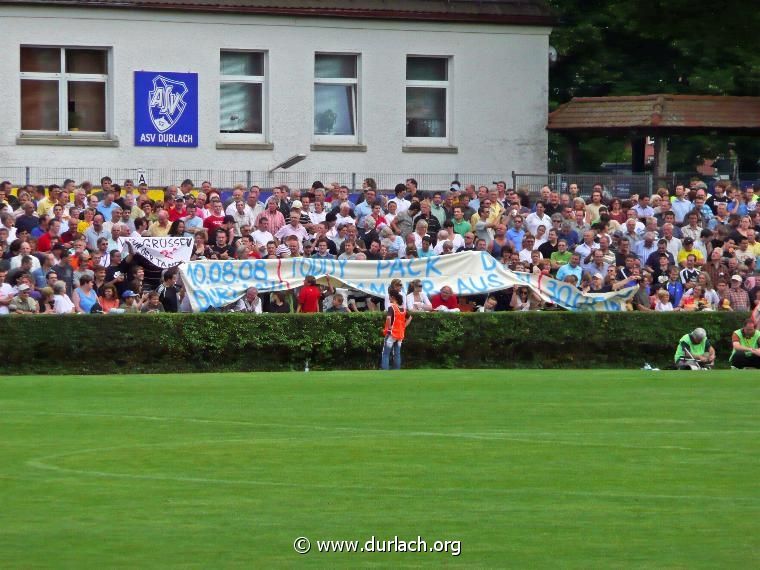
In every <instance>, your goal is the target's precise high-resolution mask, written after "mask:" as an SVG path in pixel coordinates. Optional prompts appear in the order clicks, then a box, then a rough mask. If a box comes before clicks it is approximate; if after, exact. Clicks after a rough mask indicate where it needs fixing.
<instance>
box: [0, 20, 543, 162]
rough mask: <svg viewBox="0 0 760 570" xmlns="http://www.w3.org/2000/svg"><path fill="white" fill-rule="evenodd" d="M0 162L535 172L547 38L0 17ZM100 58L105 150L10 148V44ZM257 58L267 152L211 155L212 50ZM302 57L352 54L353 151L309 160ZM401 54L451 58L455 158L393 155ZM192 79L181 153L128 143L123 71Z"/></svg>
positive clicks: (315, 25)
mask: <svg viewBox="0 0 760 570" xmlns="http://www.w3.org/2000/svg"><path fill="white" fill-rule="evenodd" d="M0 29H2V30H3V42H2V45H1V46H0V77H2V78H3V81H0V101H2V102H3V104H2V105H0V166H12V165H15V166H27V165H28V166H42V165H44V166H57V167H64V166H81V167H85V166H86V167H91V166H101V165H109V166H112V167H123V168H133V167H142V168H158V167H177V168H214V169H251V170H266V169H268V168H270V167H271V166H273V165H274V164H275V163H277V162H278V161H280V160H283V159H285V158H287V157H289V156H291V155H293V154H295V153H308V154H309V156H308V158H307V159H306V161H304V162H303V163H301V164H300V165H299V166H298V167H296V168H297V169H299V170H321V171H335V172H341V171H358V172H362V171H365V172H369V171H376V172H471V173H478V172H504V173H507V172H510V171H511V170H516V171H518V172H543V171H545V170H546V160H547V156H546V155H547V135H546V131H545V126H546V120H547V97H548V69H547V65H548V57H547V50H548V36H549V32H550V30H549V29H548V28H537V27H513V26H497V25H481V24H443V23H440V24H438V23H425V22H391V21H387V22H385V21H369V20H361V21H360V20H340V19H334V20H333V19H324V18H301V17H298V18H285V17H271V16H234V15H217V14H183V13H174V12H160V11H127V10H105V9H81V8H28V7H27V8H20V7H0ZM21 44H49V45H63V46H66V45H90V46H112V48H113V73H114V75H113V85H114V96H113V110H114V129H113V132H114V135H115V136H116V137H118V139H119V141H120V145H119V146H118V147H117V148H95V147H67V146H63V147H62V146H20V145H16V137H17V135H18V134H19V129H20V116H19V115H20V102H19V97H20V84H19V81H18V70H19V45H21ZM224 48H234V49H265V50H268V52H269V70H270V76H269V81H270V83H269V97H270V99H269V108H270V137H269V138H270V141H271V142H272V143H274V150H272V151H240V150H217V149H216V146H215V145H216V142H217V138H218V137H217V136H216V133H217V129H218V114H219V113H218V98H219V88H218V69H219V50H220V49H224ZM315 51H356V52H359V53H361V54H362V55H361V67H362V85H361V89H362V96H361V97H362V109H363V121H362V132H363V136H362V141H361V142H362V143H364V144H366V145H367V152H364V153H361V152H351V153H344V152H310V150H309V145H310V143H311V142H312V126H313V118H312V105H313V83H312V79H313V61H314V52H315ZM407 54H425V55H427V54H430V55H451V56H453V58H454V64H453V74H452V77H451V81H452V84H453V102H454V103H453V104H454V107H453V133H454V134H453V140H452V143H453V145H455V146H457V147H458V149H459V152H458V153H457V154H428V153H425V154H416V153H415V154H409V153H402V151H401V149H402V145H403V135H404V117H405V92H404V74H405V61H406V59H405V58H406V55H407ZM141 69H144V70H149V71H176V72H197V73H198V74H199V88H200V102H199V107H200V109H199V111H200V112H199V114H200V121H199V138H200V144H199V147H198V148H194V149H167V148H159V147H135V146H134V144H133V139H134V133H133V126H132V125H133V114H134V110H133V109H134V106H133V105H134V103H133V90H134V86H133V72H134V71H135V70H141Z"/></svg>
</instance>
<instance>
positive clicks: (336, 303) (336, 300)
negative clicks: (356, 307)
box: [325, 293, 349, 313]
mask: <svg viewBox="0 0 760 570" xmlns="http://www.w3.org/2000/svg"><path fill="white" fill-rule="evenodd" d="M343 302H344V297H343V295H342V294H341V293H335V294H334V295H333V296H332V304H331V306H330V308H328V309H327V310H326V311H325V312H326V313H348V312H349V311H348V308H347V307H345V306H344V304H343Z"/></svg>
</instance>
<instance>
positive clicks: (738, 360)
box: [728, 319, 760, 368]
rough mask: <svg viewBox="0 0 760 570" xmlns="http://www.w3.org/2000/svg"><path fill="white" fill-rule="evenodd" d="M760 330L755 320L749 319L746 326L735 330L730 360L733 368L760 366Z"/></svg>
mask: <svg viewBox="0 0 760 570" xmlns="http://www.w3.org/2000/svg"><path fill="white" fill-rule="evenodd" d="M758 342H760V331H758V330H756V328H755V322H754V321H753V320H752V319H748V320H747V322H745V323H744V326H743V327H742V328H740V329H738V330H735V331H734V333H733V334H732V335H731V343H732V345H733V346H732V348H733V350H732V351H731V356H730V357H729V359H728V362H729V363H730V364H731V368H760V348H758Z"/></svg>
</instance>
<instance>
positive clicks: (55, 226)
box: [37, 218, 61, 253]
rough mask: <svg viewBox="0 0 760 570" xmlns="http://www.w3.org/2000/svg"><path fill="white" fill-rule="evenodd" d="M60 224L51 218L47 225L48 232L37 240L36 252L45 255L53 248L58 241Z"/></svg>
mask: <svg viewBox="0 0 760 570" xmlns="http://www.w3.org/2000/svg"><path fill="white" fill-rule="evenodd" d="M60 230H61V222H60V221H58V220H56V219H55V218H53V219H52V220H50V223H49V224H48V231H46V232H45V233H44V234H42V235H41V236H40V237H39V239H38V240H37V251H39V252H42V253H47V252H48V251H50V250H51V249H52V248H53V245H54V244H56V243H58V242H59V241H60V236H59V232H60Z"/></svg>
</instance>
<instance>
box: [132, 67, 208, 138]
mask: <svg viewBox="0 0 760 570" xmlns="http://www.w3.org/2000/svg"><path fill="white" fill-rule="evenodd" d="M135 146H169V147H182V146H186V147H197V146H198V74H197V73H170V72H164V71H162V72H157V71H155V72H154V71H135Z"/></svg>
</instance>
